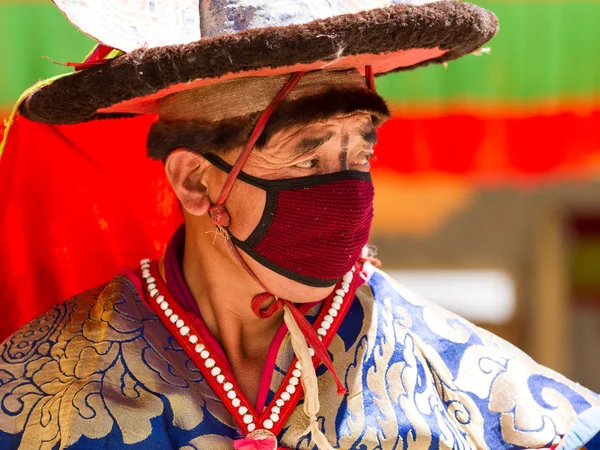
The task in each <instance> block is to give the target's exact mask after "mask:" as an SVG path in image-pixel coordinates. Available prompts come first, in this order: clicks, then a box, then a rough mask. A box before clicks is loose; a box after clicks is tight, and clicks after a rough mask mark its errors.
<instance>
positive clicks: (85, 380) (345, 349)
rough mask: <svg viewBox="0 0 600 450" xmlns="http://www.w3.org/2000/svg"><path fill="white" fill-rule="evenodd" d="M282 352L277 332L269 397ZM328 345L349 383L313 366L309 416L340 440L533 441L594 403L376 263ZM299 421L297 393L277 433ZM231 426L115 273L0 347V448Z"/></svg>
mask: <svg viewBox="0 0 600 450" xmlns="http://www.w3.org/2000/svg"><path fill="white" fill-rule="evenodd" d="M317 309H318V308H317ZM317 309H313V311H311V314H310V315H314V314H316V311H317ZM291 352H292V350H291V346H290V343H289V338H285V339H284V341H283V343H282V345H281V347H280V349H279V353H278V357H277V360H276V366H275V370H274V373H273V376H272V380H271V393H270V396H272V394H273V392H274V391H275V390H276V389H277V388H278V387H279V384H280V383H281V380H282V379H283V374H284V373H285V371H286V370H287V367H288V366H289V364H290V362H291V360H292V353H291ZM330 352H331V354H332V355H333V362H334V365H335V367H336V370H337V373H338V374H339V375H340V377H341V379H342V381H343V382H344V383H345V384H346V386H347V388H348V393H347V394H346V395H342V396H340V395H337V393H336V389H335V384H334V383H333V379H332V378H331V374H329V373H328V372H327V371H326V370H324V369H323V367H322V366H321V367H319V369H318V370H317V375H318V379H319V390H320V401H321V411H320V413H319V414H320V417H319V422H320V424H321V426H322V429H323V430H324V432H325V434H326V436H327V438H328V440H329V442H330V443H331V444H332V445H333V446H334V447H336V448H340V449H396V448H398V449H406V448H411V449H436V448H440V449H486V448H489V449H497V448H503V449H509V448H511V449H512V448H515V449H520V448H542V447H547V446H548V445H549V444H550V443H553V442H556V441H558V439H559V438H560V436H561V435H562V434H564V432H565V431H566V430H567V428H568V426H569V425H570V424H571V422H572V421H573V419H574V418H575V417H576V415H578V414H579V413H581V412H582V411H583V410H585V409H587V408H590V407H591V406H594V405H600V399H599V397H598V396H597V395H595V394H593V393H591V392H590V391H588V390H586V389H585V388H583V387H581V386H579V385H577V384H576V383H573V382H571V381H569V380H567V379H565V378H564V377H562V376H560V375H558V374H556V373H554V372H552V371H550V370H549V369H547V368H545V367H542V366H540V365H538V364H536V363H535V362H534V361H533V360H531V359H530V358H529V357H528V356H526V355H524V354H523V353H521V352H520V351H519V350H518V349H516V348H514V347H513V346H511V345H510V344H508V343H506V342H505V341H503V340H501V339H499V338H497V337H496V336H493V335H491V334H490V333H488V332H486V331H484V330H481V329H479V328H477V327H475V326H473V325H472V324H470V323H469V322H467V321H465V320H463V319H461V318H459V317H456V316H454V315H452V314H450V313H448V312H446V311H444V310H442V309H440V308H438V307H436V306H435V305H432V304H430V303H428V302H426V301H425V300H422V299H419V298H417V297H416V296H414V295H413V294H412V293H410V292H406V291H405V290H404V289H403V288H402V287H400V286H396V285H394V284H393V282H392V281H391V280H389V279H388V278H387V277H386V276H385V275H384V274H382V273H381V272H375V273H374V274H373V276H372V277H371V279H370V280H369V282H368V283H367V284H365V285H363V286H362V287H361V288H360V289H359V291H358V293H357V297H356V299H355V301H354V302H353V304H352V306H351V309H350V311H349V313H348V315H347V316H346V318H345V319H344V322H343V323H342V326H341V328H340V329H339V331H338V333H337V335H336V337H335V338H334V341H333V343H332V345H331V347H330ZM268 400H269V398H268V399H267V401H268ZM307 425H308V420H307V418H306V417H305V415H304V413H303V410H302V403H301V404H300V405H299V406H298V407H297V408H296V410H295V411H294V413H293V414H292V416H291V417H290V419H289V420H288V422H287V423H286V425H285V427H284V429H283V431H282V432H281V434H280V436H279V441H280V445H281V446H283V447H286V448H293V449H312V448H314V446H313V443H312V442H311V440H310V435H303V431H304V430H305V428H306V426H307ZM236 437H238V431H237V430H236V428H235V424H234V421H233V419H232V418H231V416H230V415H229V413H228V412H227V410H226V409H225V407H224V406H223V403H222V402H221V400H220V399H218V398H217V396H216V395H215V394H214V392H213V391H212V390H211V388H210V387H209V386H208V384H207V383H206V381H205V380H204V379H203V377H202V375H201V374H200V372H199V371H198V369H197V368H196V367H195V366H194V365H193V364H192V363H191V361H190V359H189V358H188V357H187V355H186V354H185V352H183V350H182V349H181V348H180V347H179V345H178V344H177V342H176V341H175V339H174V338H173V337H172V336H171V335H170V334H169V332H168V330H167V329H166V328H165V327H164V325H163V324H162V323H161V322H160V321H159V320H158V318H157V317H156V315H155V314H154V312H152V311H151V310H150V309H148V307H146V305H145V304H144V303H143V301H142V300H141V299H140V297H139V295H138V293H137V292H136V290H135V288H134V286H133V284H132V283H131V281H130V280H129V279H128V278H126V277H123V276H118V277H116V278H115V279H113V280H112V281H111V282H109V283H108V284H107V285H105V286H103V287H100V288H97V289H94V290H91V291H88V292H86V293H84V294H82V295H80V296H77V297H74V298H72V299H70V300H68V301H66V302H65V303H63V304H61V305H59V306H57V307H55V308H53V309H51V310H50V311H48V312H47V313H46V314H44V315H43V316H41V317H39V318H37V319H35V320H34V321H32V322H30V323H29V324H27V325H26V326H24V327H23V328H21V329H20V330H19V331H18V332H17V333H15V334H14V335H13V336H12V337H10V338H9V339H8V340H7V341H5V342H4V343H3V345H2V347H1V348H0V448H2V449H7V450H9V449H16V448H19V449H27V450H28V449H36V450H37V449H59V448H60V449H63V448H66V449H69V450H73V449H88V448H94V447H97V448H110V449H137V448H161V449H162V448H165V449H166V448H169V449H170V448H176V449H183V450H192V449H215V450H221V449H223V450H224V449H231V448H232V439H235V438H236Z"/></svg>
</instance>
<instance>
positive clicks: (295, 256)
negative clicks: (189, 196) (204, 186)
mask: <svg viewBox="0 0 600 450" xmlns="http://www.w3.org/2000/svg"><path fill="white" fill-rule="evenodd" d="M205 157H206V159H207V160H208V161H209V162H210V163H212V164H213V165H214V166H215V167H217V168H219V169H221V170H223V171H224V172H227V173H229V172H230V171H231V166H230V165H229V164H227V163H226V162H224V161H223V160H222V159H220V158H219V157H217V156H215V155H206V156H205ZM237 178H238V179H239V180H241V181H243V182H245V183H248V184H250V185H252V186H256V187H258V188H260V189H263V190H264V191H266V193H267V200H266V204H265V209H264V211H263V214H262V217H261V219H260V223H259V224H258V225H257V226H256V228H255V229H254V231H253V232H252V233H251V234H250V236H249V237H248V239H246V240H244V241H242V240H240V239H238V238H236V237H235V236H232V237H231V239H232V241H233V242H234V244H235V245H236V246H237V247H238V248H240V249H242V250H243V251H244V252H246V253H247V254H248V255H250V256H251V257H252V258H254V259H255V260H256V261H258V262H259V263H261V264H262V265H263V266H265V267H268V268H269V269H271V270H273V271H275V272H277V273H279V274H281V275H283V276H285V277H286V278H289V279H292V280H295V281H298V282H300V283H302V284H305V285H308V286H315V287H327V286H332V285H334V284H335V283H336V282H337V281H338V280H339V279H340V278H341V277H342V276H343V275H344V274H345V273H346V272H348V271H349V270H350V269H351V268H352V267H353V266H354V264H355V263H356V261H357V260H358V259H359V257H360V255H361V252H362V249H363V247H364V246H365V245H366V244H367V241H368V239H369V231H370V229H371V222H372V220H373V197H374V189H373V183H372V182H371V175H370V174H369V173H368V172H357V171H351V170H346V171H343V172H336V173H332V174H327V175H314V176H308V177H301V178H289V179H284V180H263V179H261V178H256V177H253V176H250V175H248V174H246V173H243V172H240V174H239V175H238V177H237Z"/></svg>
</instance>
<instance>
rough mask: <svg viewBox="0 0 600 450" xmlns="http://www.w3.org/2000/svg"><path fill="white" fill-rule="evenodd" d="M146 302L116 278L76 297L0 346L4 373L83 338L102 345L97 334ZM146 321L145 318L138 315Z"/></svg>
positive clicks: (120, 277) (127, 281)
mask: <svg viewBox="0 0 600 450" xmlns="http://www.w3.org/2000/svg"><path fill="white" fill-rule="evenodd" d="M141 304H142V300H141V298H140V297H139V294H138V293H137V291H136V289H135V286H134V285H133V283H132V282H131V280H130V279H129V278H127V277H126V276H123V275H118V276H115V277H114V278H113V279H112V280H110V281H109V282H107V283H105V284H103V285H100V286H97V287H95V288H92V289H89V290H87V291H85V292H83V293H81V294H78V295H75V296H73V297H71V298H69V299H67V300H65V301H64V302H62V303H59V304H58V305H56V306H54V307H52V308H50V309H49V310H47V311H46V312H45V313H43V314H41V315H40V316H38V317H36V318H35V319H33V320H31V321H29V322H28V323H26V324H25V325H23V326H22V327H21V328H20V329H19V330H17V331H16V332H15V333H14V334H12V335H11V336H9V337H8V338H7V339H6V340H5V341H4V342H3V343H2V344H1V346H0V370H8V371H13V370H15V369H14V368H15V367H18V366H22V365H24V364H27V363H29V362H32V361H34V360H36V359H37V358H39V357H43V356H49V355H51V354H53V352H56V351H59V349H63V350H64V348H65V344H66V343H67V342H70V341H72V340H73V339H76V338H79V337H83V338H85V339H87V340H89V341H91V342H98V341H99V340H98V339H97V338H98V336H96V335H97V331H99V330H100V329H102V328H104V326H106V325H107V324H108V323H109V322H110V321H111V320H114V316H115V315H116V316H122V315H127V314H131V313H132V307H133V308H134V309H135V308H136V307H137V308H138V309H139V306H140V305H141ZM135 315H136V316H138V318H139V319H142V316H141V314H139V313H138V314H135Z"/></svg>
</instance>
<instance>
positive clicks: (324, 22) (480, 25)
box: [21, 0, 498, 124]
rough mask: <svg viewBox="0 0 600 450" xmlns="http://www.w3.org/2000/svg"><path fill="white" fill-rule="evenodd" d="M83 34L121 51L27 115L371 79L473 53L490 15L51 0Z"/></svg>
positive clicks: (312, 4) (396, 2)
mask: <svg viewBox="0 0 600 450" xmlns="http://www.w3.org/2000/svg"><path fill="white" fill-rule="evenodd" d="M55 3H56V4H57V6H58V7H59V8H60V9H61V10H62V11H63V13H64V14H65V15H66V16H67V17H68V18H69V20H71V22H73V23H74V24H75V25H76V26H77V27H78V28H80V29H81V30H82V31H83V32H84V33H86V34H89V35H90V36H92V37H93V38H95V39H96V40H97V41H99V42H100V43H102V44H104V45H105V46H108V47H112V48H114V49H118V50H121V51H122V52H124V54H122V55H121V56H118V57H116V58H113V59H110V60H107V61H106V62H104V63H103V64H98V65H94V66H91V67H87V68H85V69H83V70H80V71H77V72H75V73H73V74H71V75H70V76H67V77H63V78H59V79H57V80H55V81H54V82H52V83H51V84H49V85H47V86H45V87H43V88H41V89H39V90H36V91H34V92H33V93H31V94H30V95H29V96H28V98H27V99H26V100H25V101H24V102H23V104H22V105H21V113H22V114H23V115H24V116H26V117H27V118H29V119H32V120H35V121H38V122H45V123H54V124H73V123H79V122H83V121H87V120H90V119H94V118H98V117H102V116H114V114H151V113H157V112H158V110H159V105H160V100H161V99H163V98H164V97H166V96H167V95H170V94H173V93H176V92H181V91H184V90H188V89H192V88H198V87H203V86H208V85H211V84H215V83H219V82H223V81H228V80H233V79H236V78H241V77H257V76H260V77H261V76H275V75H283V74H288V73H293V72H298V71H302V72H308V71H313V70H321V69H328V70H338V69H339V70H346V69H353V68H358V70H359V71H361V72H363V71H364V70H365V67H367V66H370V68H371V69H369V70H372V71H373V73H374V75H382V74H386V73H390V72H393V71H397V70H407V69H412V68H415V67H419V66H424V65H427V64H430V63H443V62H446V61H450V60H453V59H456V58H459V57H461V56H463V55H466V54H469V53H473V52H476V51H477V50H478V49H479V48H480V47H481V46H482V45H483V44H485V43H486V42H487V41H488V40H489V39H491V38H492V36H493V35H494V34H495V32H496V31H497V29H498V22H497V19H496V16H495V15H494V14H493V13H491V12H489V11H487V10H485V9H483V8H481V7H478V6H475V5H472V4H470V3H464V2H461V1H456V0H445V1H436V2H430V1H427V0H335V1H331V0H294V1H289V0H210V1H202V0H162V1H161V0H140V1H136V2H130V1H124V0H110V1H105V2H90V1H87V0H55Z"/></svg>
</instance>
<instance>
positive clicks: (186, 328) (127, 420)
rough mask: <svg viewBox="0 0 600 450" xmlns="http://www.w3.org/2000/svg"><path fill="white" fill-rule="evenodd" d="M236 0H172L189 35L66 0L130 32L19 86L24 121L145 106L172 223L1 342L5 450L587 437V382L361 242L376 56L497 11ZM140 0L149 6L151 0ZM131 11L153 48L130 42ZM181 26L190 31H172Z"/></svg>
mask: <svg viewBox="0 0 600 450" xmlns="http://www.w3.org/2000/svg"><path fill="white" fill-rule="evenodd" d="M191 3H193V2H191ZM230 3H231V2H230ZM233 3H235V2H233ZM248 3H249V2H241V3H240V4H239V5H236V6H237V8H233V7H232V4H229V5H225V4H223V5H222V4H221V3H220V2H215V3H209V2H203V3H200V4H198V3H196V4H195V5H193V6H194V7H193V8H190V7H189V5H187V4H186V2H181V4H179V5H178V6H179V7H181V16H180V18H183V19H181V23H179V22H178V25H180V28H177V30H179V31H180V32H181V35H182V36H183V38H181V36H180V34H178V33H175V32H174V30H172V29H170V31H172V33H171V34H169V33H165V31H166V30H167V29H166V28H165V29H162V31H163V34H160V33H159V34H156V30H155V29H153V28H152V27H151V26H149V27H150V28H149V29H144V27H142V26H139V27H131V26H130V24H129V23H128V21H129V20H133V19H131V18H126V19H125V22H124V23H121V24H120V25H122V26H120V27H119V26H117V25H119V24H118V20H117V24H116V25H115V24H114V23H111V25H115V26H116V27H117V28H118V31H119V33H116V37H115V36H111V35H110V33H108V31H107V30H110V27H109V26H107V25H106V24H105V25H104V26H103V27H100V28H98V27H97V24H98V20H97V18H96V17H93V15H92V14H91V13H93V12H94V11H93V7H90V5H89V4H84V3H83V2H82V3H81V4H79V3H76V2H57V4H58V5H59V6H60V7H61V8H62V9H63V11H64V12H65V14H67V16H68V17H70V18H71V20H73V21H74V22H75V23H76V24H77V25H78V26H79V27H81V28H82V29H84V30H85V31H86V32H88V33H90V34H92V35H94V36H95V37H97V38H98V39H99V40H102V41H103V42H105V43H107V44H109V45H111V46H113V47H115V48H120V49H122V50H126V51H131V53H129V54H126V55H124V56H120V57H117V58H116V59H114V61H108V62H102V64H97V65H98V67H90V66H92V65H94V64H95V63H93V62H92V61H88V64H87V65H85V67H84V68H83V70H81V71H80V72H78V73H76V74H75V75H72V76H70V77H66V78H62V79H60V80H56V81H54V82H53V83H51V84H49V85H47V86H45V87H43V88H41V89H39V90H36V91H34V92H32V93H31V94H30V95H29V96H28V97H27V98H26V99H25V100H24V101H23V103H22V104H21V106H20V109H19V111H18V112H17V113H16V116H15V118H14V120H15V123H16V124H17V126H19V125H18V124H19V121H23V122H21V124H27V123H28V122H26V121H32V122H43V123H49V124H52V123H62V124H67V123H69V124H75V125H74V126H78V125H77V124H80V123H84V122H85V121H89V120H94V121H98V122H99V123H102V120H106V121H107V122H106V127H107V129H108V127H109V126H110V121H111V120H116V119H113V117H114V114H119V115H120V116H119V117H120V118H119V119H118V120H119V121H131V122H126V123H129V124H135V123H136V122H135V120H136V119H135V118H130V116H129V115H131V114H137V115H141V114H144V115H149V114H152V115H154V116H153V117H154V119H153V120H152V125H151V128H150V129H149V132H148V136H147V139H148V140H147V147H148V154H149V155H150V156H151V157H152V158H154V159H157V160H160V161H162V162H163V164H164V171H165V174H166V177H167V179H168V181H169V184H170V186H171V187H172V190H173V192H174V193H175V195H176V197H177V199H178V202H179V204H180V206H181V210H182V212H183V218H184V224H183V225H181V226H180V227H179V228H178V230H177V231H176V232H175V234H174V235H173V236H172V238H171V239H170V241H169V244H168V246H167V248H166V251H165V252H164V255H163V257H161V258H160V259H158V260H151V259H143V260H142V261H141V263H140V265H139V266H138V267H132V268H121V269H119V271H118V273H117V274H116V276H114V277H113V278H112V279H111V280H109V281H108V282H105V283H103V284H102V285H101V286H99V287H96V288H94V289H92V290H89V291H87V292H84V293H82V294H80V295H77V296H75V297H73V298H71V299H69V300H67V301H66V302H64V303H62V304H60V305H58V306H56V307H55V308H52V309H51V310H49V311H48V312H47V313H46V314H44V315H42V316H40V317H38V318H37V319H35V320H34V321H32V322H30V323H28V324H27V325H25V326H24V327H23V328H21V329H20V330H19V331H18V332H17V333H15V334H14V335H13V336H11V337H10V338H9V339H8V340H7V341H6V342H5V343H4V344H3V350H2V355H3V358H2V362H1V364H0V373H1V374H2V378H1V379H2V384H1V385H0V401H1V404H2V409H1V411H0V442H2V444H3V447H2V448H23V449H28V448H36V449H38V448H48V449H51V448H68V449H78V448H90V447H92V446H101V447H104V448H123V449H127V448H184V449H192V448H210V449H221V448H222V449H226V448H232V447H234V448H237V449H247V450H250V449H275V448H278V447H279V448H299V449H301V448H319V449H331V448H344V449H346V448H356V449H358V448H368V449H374V448H407V447H414V448H473V449H475V448H477V449H479V448H543V447H549V446H553V445H556V444H558V443H559V442H561V441H562V444H561V445H562V448H576V447H577V446H579V445H582V444H587V443H588V441H590V442H592V441H591V440H592V438H593V437H594V433H595V431H594V425H593V424H594V423H595V422H594V419H595V417H596V416H597V411H598V409H596V408H595V407H598V406H600V398H599V397H598V396H597V395H595V394H594V393H592V392H590V391H588V390H586V389H585V388H583V387H581V386H579V385H577V384H575V383H573V382H571V381H569V380H567V379H565V378H563V377H561V376H560V375H558V374H556V373H554V372H552V371H550V370H549V369H547V368H544V367H541V366H539V365H537V364H536V363H535V362H533V361H532V360H531V359H530V358H529V357H527V356H526V355H524V354H522V353H521V352H520V351H519V350H517V349H515V348H514V347H512V346H511V345H509V344H508V343H506V342H504V341H502V340H501V339H499V338H497V337H495V336H493V335H491V334H490V333H488V332H485V331H484V330H481V329H478V328H476V327H474V326H473V325H472V324H470V323H468V322H466V321H465V320H463V319H461V318H459V317H456V316H454V315H452V314H450V313H448V312H446V311H443V310H442V309H440V308H438V307H436V306H435V305H432V304H430V303H428V302H427V301H425V300H422V299H419V298H417V297H416V296H414V295H413V294H411V293H410V292H407V291H406V290H405V289H404V288H402V287H401V286H398V285H396V284H394V283H393V282H392V281H391V280H390V279H389V278H388V277H387V276H386V275H385V274H384V273H383V272H380V271H379V270H377V269H376V268H375V265H376V264H377V262H376V260H375V259H374V258H373V255H371V254H370V252H369V250H368V248H366V247H365V245H366V244H367V240H368V234H369V228H370V224H371V220H372V217H373V206H372V204H373V195H374V191H373V186H372V183H371V179H370V176H369V159H370V158H371V157H372V156H373V145H374V143H375V137H376V133H375V129H376V127H377V126H378V125H379V124H380V123H382V122H383V121H384V120H385V119H386V117H387V116H388V110H387V108H386V105H385V103H384V101H383V100H382V99H381V98H380V97H379V96H378V95H377V94H376V93H375V84H374V79H373V77H374V75H375V74H378V73H385V72H388V71H390V70H396V69H399V68H407V67H413V66H417V65H421V64H424V63H426V62H431V61H433V60H437V61H438V62H441V61H445V60H447V59H452V58H455V57H458V56H460V55H462V54H465V53H470V52H472V51H475V50H476V49H477V48H479V46H481V45H482V44H483V43H484V42H486V41H487V40H488V39H489V38H491V36H492V35H493V33H494V32H495V30H496V27H497V24H496V21H495V18H494V17H493V15H491V14H490V13H487V12H486V11H484V10H482V9H480V8H477V7H474V6H472V5H468V4H461V3H455V2H439V3H433V4H424V5H422V3H426V2H415V3H419V5H408V6H407V5H395V6H394V5H392V4H393V3H395V2H384V1H379V2H377V1H374V2H372V3H370V4H369V2H347V3H346V2H339V4H334V3H332V2H306V4H304V3H302V2H299V3H298V4H294V5H291V4H287V3H286V4H285V5H283V6H285V8H283V6H282V5H281V4H279V3H278V2H271V3H268V2H257V3H256V4H254V5H252V7H249V6H248ZM288 3H289V2H288ZM362 3H367V4H366V5H363V4H362ZM115 5H117V6H119V8H125V6H124V5H119V4H118V3H117V2H114V3H113V6H114V7H115V11H120V12H122V10H121V9H119V8H117V6H115ZM375 6H383V8H381V9H374V10H369V9H368V8H369V7H371V8H372V7H375ZM148 7H149V8H150V10H151V11H150V12H151V14H150V16H151V17H154V18H155V19H156V17H155V11H154V9H155V8H159V7H160V5H158V6H157V5H156V4H154V3H153V4H152V5H149V6H148ZM90 8H92V11H90ZM278 8H279V9H278ZM281 8H283V9H281ZM198 12H199V14H198ZM343 13H347V14H345V15H344V14H343ZM194 14H195V15H194ZM115 17H116V15H114V16H113V17H112V18H113V19H115ZM119 18H120V20H123V17H120V16H119ZM194 18H195V19H194ZM168 19H169V18H168V17H167V22H168ZM184 19H185V20H184ZM309 19H310V20H312V19H316V20H315V21H313V22H310V20H309ZM194 20H197V21H198V24H196V25H198V26H199V29H200V30H201V34H200V37H201V38H200V40H199V41H198V42H192V39H191V38H190V36H194V37H196V38H198V37H199V36H196V35H195V34H194V33H195V32H196V31H197V30H196V31H194V30H195V28H194V27H193V26H191V25H190V23H192V25H193V23H194ZM159 21H160V18H159ZM167 24H168V23H167ZM146 25H147V24H146ZM170 25H173V24H172V23H171V24H170ZM272 25H277V27H272V28H271V27H268V26H272ZM164 26H166V24H163V27H164ZM241 29H246V30H245V31H239V30H241ZM140 30H141V31H140ZM148 30H150V31H148ZM190 30H192V31H190ZM234 30H235V31H234ZM139 33H141V34H143V39H144V42H146V43H147V44H148V46H149V47H150V49H145V48H139V49H137V50H135V48H137V47H140V45H139V42H140V40H139V39H140V36H139V35H138V34H139ZM144 33H146V34H144ZM186 33H187V34H186ZM113 34H114V30H113ZM171 35H172V36H176V38H177V39H179V38H181V39H182V40H183V41H182V42H184V44H185V45H181V46H175V47H169V46H166V47H163V45H165V44H168V43H173V42H169V41H168V39H171V38H172V37H168V36H171ZM166 36H167V37H166ZM107 39H114V41H113V42H111V41H110V40H108V41H107ZM161 39H167V41H166V42H165V41H163V40H161ZM190 42H191V43H190ZM332 44H335V45H334V46H333V47H332ZM269 49H275V50H274V51H270V52H268V51H267V50H269ZM332 50H335V52H334V54H332V53H331V51H332ZM122 114H127V115H126V116H123V115H122ZM101 119H102V120H101ZM17 129H18V128H17ZM141 130H144V129H143V128H142V129H141ZM129 131H130V132H131V133H132V134H134V133H139V132H141V131H140V128H137V129H136V128H135V127H131V128H130V130H129ZM99 138H101V137H99ZM122 151H124V152H126V151H127V148H126V147H123V148H122ZM94 269H95V268H94V267H93V265H92V266H91V267H89V270H94ZM578 421H579V422H578ZM580 423H581V424H583V425H584V426H585V427H587V428H585V427H584V428H582V427H581V426H580V425H579V424H580ZM573 424H575V425H574V426H575V427H576V428H575V433H574V434H568V429H569V427H570V426H572V425H573ZM582 430H584V431H585V432H583V431H582ZM590 430H591V431H590ZM592 432H594V433H592ZM586 433H587V434H589V436H587V435H586ZM565 435H567V436H566V437H565ZM573 436H576V437H577V438H579V441H578V442H577V443H576V444H572V442H573V439H574V438H573ZM586 436H587V437H586ZM584 438H585V439H584ZM573 445H575V446H573ZM588 445H589V444H588Z"/></svg>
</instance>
